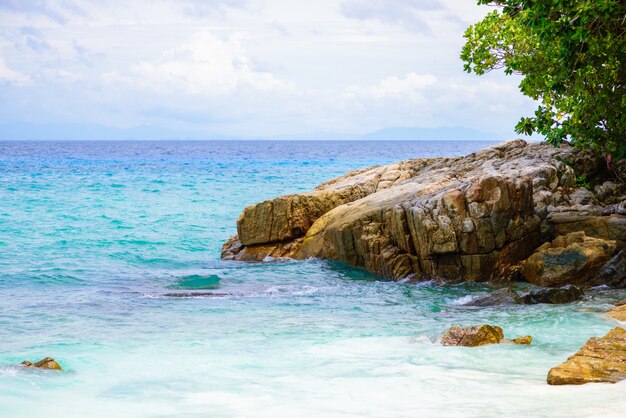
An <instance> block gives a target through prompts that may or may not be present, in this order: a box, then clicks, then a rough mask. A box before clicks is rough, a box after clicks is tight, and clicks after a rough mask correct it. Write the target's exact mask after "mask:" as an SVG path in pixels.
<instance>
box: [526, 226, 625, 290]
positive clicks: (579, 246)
mask: <svg viewBox="0 0 626 418" xmlns="http://www.w3.org/2000/svg"><path fill="white" fill-rule="evenodd" d="M615 248H616V244H615V241H608V240H604V239H599V238H591V237H588V236H586V235H585V233H584V232H572V233H570V234H567V235H565V236H560V237H557V238H556V239H555V240H554V241H552V243H546V244H544V245H542V246H541V247H539V248H538V249H537V250H536V251H535V253H533V254H532V255H531V256H530V257H529V258H528V259H527V260H525V261H524V262H522V264H521V265H522V275H523V276H524V278H525V279H526V280H528V281H529V282H531V283H534V284H537V285H540V286H561V285H563V284H567V283H571V284H586V283H588V282H589V281H591V279H592V278H593V277H594V275H596V274H597V273H598V271H599V270H600V268H601V267H602V266H603V265H604V264H605V263H606V262H607V261H609V259H610V258H611V256H612V255H613V253H614V252H615Z"/></svg>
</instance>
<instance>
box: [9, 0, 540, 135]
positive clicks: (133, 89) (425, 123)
mask: <svg viewBox="0 0 626 418" xmlns="http://www.w3.org/2000/svg"><path fill="white" fill-rule="evenodd" d="M491 10H492V8H490V7H488V6H477V5H476V2H475V1H474V0H315V1H304V0H126V1H118V0H0V136H2V135H4V136H7V135H9V134H8V133H7V132H11V133H15V132H17V133H18V134H24V135H27V134H28V131H29V130H33V129H35V127H37V126H38V125H39V126H41V127H44V129H45V130H46V132H48V133H49V135H51V136H52V137H54V136H55V135H56V136H62V135H64V134H65V133H66V131H67V130H68V129H70V130H71V129H77V128H76V127H77V126H80V127H81V128H84V129H96V130H98V129H99V130H101V132H105V133H104V134H103V135H105V136H106V135H109V134H110V135H111V136H115V135H116V132H118V131H119V130H132V129H135V132H142V133H143V134H145V135H151V134H155V132H157V133H158V135H166V136H167V135H171V136H181V137H189V138H207V139H208V138H260V137H283V136H294V135H300V134H308V133H323V132H327V133H344V134H353V135H358V134H364V133H367V132H371V131H376V130H380V129H386V128H397V127H420V128H437V127H463V128H469V129H474V130H478V131H482V132H491V133H497V134H499V135H502V136H504V137H514V136H515V134H514V126H515V124H516V122H517V120H518V119H519V118H520V116H522V115H529V114H531V113H532V111H533V109H534V107H535V106H534V103H533V102H532V101H531V100H529V99H527V98H525V97H524V96H522V94H521V93H519V91H518V88H517V85H518V84H519V81H520V79H519V78H517V77H516V76H505V75H503V74H497V73H491V74H488V75H486V76H482V77H478V76H475V75H470V74H466V73H464V72H463V64H462V62H461V60H460V59H459V54H460V50H461V47H462V45H463V33H464V31H465V29H466V28H467V26H469V25H470V24H472V23H473V22H476V21H478V20H480V19H481V17H482V16H483V15H484V14H486V13H487V12H489V11H491ZM3 127H4V128H3ZM2 129H4V130H5V132H4V134H3V133H2V131H1V130H2ZM155 135H157V134H155ZM18 136H19V135H18ZM5 139H6V138H5Z"/></svg>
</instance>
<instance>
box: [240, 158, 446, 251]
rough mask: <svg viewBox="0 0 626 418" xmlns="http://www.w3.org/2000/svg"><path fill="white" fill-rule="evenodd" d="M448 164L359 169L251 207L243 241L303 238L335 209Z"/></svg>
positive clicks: (244, 221)
mask: <svg viewBox="0 0 626 418" xmlns="http://www.w3.org/2000/svg"><path fill="white" fill-rule="evenodd" d="M448 161H451V160H449V159H420V160H410V161H402V162H399V163H395V164H390V165H387V166H381V167H371V168H368V169H363V170H357V171H353V172H351V173H349V174H347V175H345V176H342V177H338V178H336V179H333V180H331V181H328V182H326V183H323V184H320V185H319V186H317V187H316V188H315V190H314V191H312V192H307V193H301V194H292V195H287V196H281V197H278V198H276V199H271V200H267V201H265V202H261V203H259V204H257V205H252V206H248V207H247V208H245V209H244V211H243V213H242V214H241V216H240V217H239V220H238V221H237V235H238V237H239V242H240V243H241V244H242V245H246V246H249V245H254V244H266V243H273V242H284V241H287V240H293V239H296V238H299V237H302V236H304V234H305V233H306V232H307V231H308V229H309V228H310V227H311V225H313V223H314V222H315V221H316V220H317V219H318V218H319V217H320V216H322V215H323V214H325V213H326V212H328V211H330V210H331V209H334V208H336V207H337V206H341V205H343V204H345V203H349V202H353V201H355V200H358V199H361V198H363V197H365V196H369V195H371V194H373V193H376V192H379V191H381V190H385V189H388V188H390V187H393V186H394V185H396V184H398V183H400V182H402V181H403V180H406V179H409V178H411V177H413V176H414V175H415V174H416V173H417V172H418V171H419V170H421V169H422V168H424V167H426V166H428V165H431V164H434V163H437V162H444V163H445V162H448Z"/></svg>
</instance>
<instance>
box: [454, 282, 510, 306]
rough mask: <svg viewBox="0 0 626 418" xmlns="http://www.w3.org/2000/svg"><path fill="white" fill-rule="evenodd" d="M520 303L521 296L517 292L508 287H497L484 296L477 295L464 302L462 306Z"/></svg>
mask: <svg viewBox="0 0 626 418" xmlns="http://www.w3.org/2000/svg"><path fill="white" fill-rule="evenodd" d="M519 303H521V298H520V296H519V295H518V294H517V292H516V291H515V290H513V289H511V288H510V287H504V288H502V289H498V290H496V291H494V292H491V293H490V294H488V295H486V296H481V297H478V298H476V299H474V300H471V301H469V302H468V303H465V304H464V306H481V307H486V306H500V305H516V304H519Z"/></svg>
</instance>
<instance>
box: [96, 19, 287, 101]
mask: <svg viewBox="0 0 626 418" xmlns="http://www.w3.org/2000/svg"><path fill="white" fill-rule="evenodd" d="M106 78H107V79H108V80H109V81H112V82H116V81H123V82H124V81H125V82H129V83H132V84H135V85H140V86H142V87H144V88H147V89H152V90H155V91H161V92H168V91H176V92H181V91H182V92H185V93H186V94H191V95H209V96H216V95H225V94H229V93H232V92H234V91H235V90H237V89H241V88H251V89H253V90H260V91H272V90H289V89H293V88H294V85H293V84H292V83H288V82H284V81H281V80H278V79H277V78H276V77H274V76H273V75H272V74H271V73H270V72H266V71H257V70H255V69H254V67H253V64H252V63H251V60H250V59H249V58H248V57H247V56H246V55H245V53H244V50H243V48H242V46H241V43H240V42H239V41H238V40H237V39H236V38H232V39H229V40H222V39H220V38H218V37H217V36H215V35H214V34H212V33H211V32H210V31H209V30H207V29H203V30H199V31H197V32H196V33H195V34H194V35H193V36H191V37H190V38H189V39H188V40H186V41H185V42H184V43H183V44H181V45H179V46H177V47H175V48H173V49H170V50H167V51H165V52H164V53H163V54H162V55H161V57H160V58H159V59H157V60H155V61H153V62H149V61H145V62H142V63H140V64H137V65H135V66H133V67H132V68H131V69H130V71H129V72H128V73H126V74H120V73H117V72H116V73H111V74H109V75H107V77H106Z"/></svg>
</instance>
